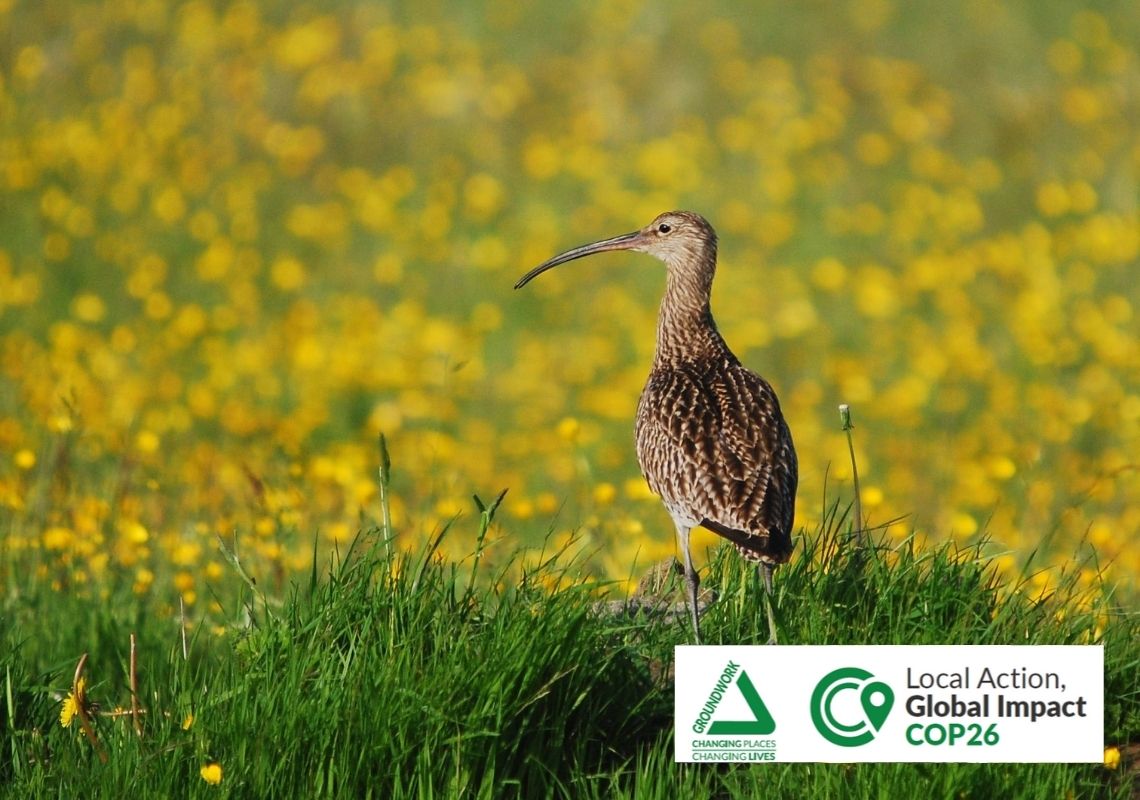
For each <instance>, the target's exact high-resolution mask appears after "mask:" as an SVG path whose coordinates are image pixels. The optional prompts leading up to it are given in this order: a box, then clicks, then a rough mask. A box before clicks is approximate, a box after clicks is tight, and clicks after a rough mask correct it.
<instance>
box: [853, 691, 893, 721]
mask: <svg viewBox="0 0 1140 800" xmlns="http://www.w3.org/2000/svg"><path fill="white" fill-rule="evenodd" d="M859 701H860V702H861V703H862V704H863V713H864V714H866V715H867V720H868V721H869V722H870V723H871V724H872V725H874V726H875V730H879V729H880V728H882V727H883V723H884V722H886V720H887V715H888V714H890V713H891V706H893V705H894V704H895V693H894V692H892V691H891V687H890V686H887V685H886V684H885V683H883V682H882V681H871V682H870V683H867V684H865V685H864V686H863V691H862V693H861V694H860V695H859Z"/></svg>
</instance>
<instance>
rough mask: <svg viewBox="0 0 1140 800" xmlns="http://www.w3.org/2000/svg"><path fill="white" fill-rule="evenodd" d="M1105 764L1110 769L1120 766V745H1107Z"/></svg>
mask: <svg viewBox="0 0 1140 800" xmlns="http://www.w3.org/2000/svg"><path fill="white" fill-rule="evenodd" d="M1104 766H1105V767H1107V768H1108V769H1116V768H1118V767H1119V766H1120V748H1119V747H1106V748H1104Z"/></svg>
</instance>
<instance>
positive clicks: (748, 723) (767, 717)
mask: <svg viewBox="0 0 1140 800" xmlns="http://www.w3.org/2000/svg"><path fill="white" fill-rule="evenodd" d="M733 683H735V684H736V688H737V689H739V690H740V693H741V694H742V695H744V701H745V702H746V703H747V704H748V710H749V711H751V712H752V719H741V720H727V719H718V720H714V719H713V716H714V715H715V714H716V709H717V706H719V705H720V702H721V700H723V699H724V697H725V693H726V692H728V691H729V690H730V687H731V686H732V685H733ZM710 723H711V724H710ZM774 730H776V720H774V719H772V714H771V713H770V712H769V711H768V707H767V706H766V705H764V700H763V699H762V698H761V697H760V693H759V692H757V691H756V686H755V685H753V683H752V679H751V678H749V677H748V673H747V672H745V671H744V670H742V669H741V668H740V665H739V664H737V663H736V662H735V661H729V662H728V663H727V664H726V665H725V667H724V670H723V671H722V672H721V673H720V677H719V678H718V679H717V682H716V685H715V686H713V690H712V691H711V692H709V696H708V699H707V700H706V701H705V704H704V706H702V707H701V713H700V714H698V715H697V718H696V720H694V721H693V732H694V733H701V734H706V735H708V736H726V735H727V736H766V735H768V734H769V733H771V732H772V731H774Z"/></svg>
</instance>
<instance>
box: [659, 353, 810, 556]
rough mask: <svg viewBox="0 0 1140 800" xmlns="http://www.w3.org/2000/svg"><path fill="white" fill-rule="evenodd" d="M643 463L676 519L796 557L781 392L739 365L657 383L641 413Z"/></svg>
mask: <svg viewBox="0 0 1140 800" xmlns="http://www.w3.org/2000/svg"><path fill="white" fill-rule="evenodd" d="M637 428H638V431H637V438H638V456H639V459H640V460H641V464H642V469H643V471H644V472H645V476H646V479H647V480H648V481H649V485H650V488H652V489H653V490H654V491H655V492H657V493H658V494H660V495H661V497H662V499H663V500H664V501H665V504H666V506H667V507H668V508H669V510H670V511H671V512H673V514H674V516H677V515H678V512H682V515H683V516H684V517H685V518H688V519H691V520H693V521H695V522H699V523H701V524H703V525H705V527H708V528H710V529H711V530H714V531H716V532H717V533H719V534H721V535H722V536H725V538H728V539H729V540H731V541H733V542H734V543H736V544H737V546H738V547H739V548H740V550H741V551H742V552H743V553H745V554H746V555H750V556H755V557H764V558H766V559H771V560H775V561H784V560H786V559H787V557H788V555H789V554H790V552H791V531H792V524H793V518H794V504H795V493H796V483H797V476H798V470H797V463H796V455H795V450H794V448H793V446H792V439H791V435H790V433H789V431H788V427H787V424H786V423H785V422H784V418H783V415H782V413H781V411H780V406H779V402H778V401H777V399H776V395H775V392H774V391H773V390H772V387H771V386H769V385H768V383H767V382H765V381H764V380H763V379H762V378H760V377H759V376H758V375H756V374H755V373H752V372H750V371H749V370H747V369H745V368H744V367H743V366H741V365H740V364H739V363H738V362H734V363H726V364H721V365H719V368H716V369H709V370H707V371H704V370H700V369H699V368H696V367H693V368H677V369H670V370H663V371H660V372H657V373H655V374H654V375H653V376H651V378H650V381H649V383H648V384H647V385H646V387H645V392H644V393H643V395H642V401H641V404H640V407H639V410H638V423H637Z"/></svg>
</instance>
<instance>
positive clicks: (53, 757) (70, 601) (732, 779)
mask: <svg viewBox="0 0 1140 800" xmlns="http://www.w3.org/2000/svg"><path fill="white" fill-rule="evenodd" d="M479 506H480V514H479V516H478V517H477V520H478V524H477V526H476V529H475V530H474V531H471V530H465V529H464V526H462V525H457V526H454V527H453V529H451V530H449V531H446V532H445V535H447V536H451V537H465V536H472V534H473V537H472V541H473V542H474V545H473V551H474V553H475V554H478V555H477V556H476V555H473V556H472V558H469V559H467V560H465V561H463V562H459V563H456V562H448V561H445V560H443V559H441V558H439V557H436V556H435V555H434V554H433V552H432V548H431V546H430V545H429V546H428V547H426V548H425V549H424V551H422V552H420V553H418V554H406V553H405V554H392V555H389V553H388V547H387V541H386V539H385V536H384V535H383V532H382V531H380V530H371V531H365V532H363V533H362V534H361V535H360V536H359V537H358V539H357V541H356V542H355V543H354V545H353V547H352V548H351V549H349V550H348V552H346V553H344V554H342V555H341V556H340V557H339V558H337V559H335V560H334V562H333V563H331V564H330V565H328V566H327V567H326V568H323V569H318V566H317V564H316V563H314V569H313V572H312V575H311V576H310V577H309V578H308V579H307V580H306V581H304V583H303V584H302V585H296V586H294V587H293V589H292V591H291V592H290V593H289V594H288V596H287V597H284V598H278V599H274V598H268V597H265V596H263V595H261V594H260V592H259V590H257V589H256V586H255V584H253V583H249V582H247V581H246V580H244V579H243V575H242V574H241V571H240V570H236V571H235V572H234V573H233V579H232V580H230V581H227V582H224V585H222V586H218V587H216V589H217V592H218V598H219V600H222V602H223V604H224V605H225V606H226V610H227V613H228V615H229V617H230V618H231V619H233V620H234V624H233V626H232V627H231V628H230V629H229V630H228V632H227V633H226V635H225V636H222V637H219V636H217V635H215V634H214V633H213V632H211V631H207V630H204V629H200V630H197V631H195V632H194V633H193V635H192V636H190V637H189V639H188V641H187V642H186V654H187V655H188V658H187V657H184V651H183V645H182V641H181V637H180V635H179V633H178V620H177V619H166V618H160V617H156V616H154V615H153V614H152V613H151V611H150V609H149V608H148V607H147V606H146V605H144V604H143V603H142V602H141V601H139V600H137V599H135V598H133V596H131V595H130V594H129V593H124V594H123V595H122V596H118V597H109V598H107V599H106V600H105V601H103V602H98V603H96V602H91V601H87V600H78V599H74V598H71V597H69V596H68V595H66V594H64V593H60V592H51V591H46V590H45V591H42V592H36V593H33V594H28V595H17V596H13V597H10V598H9V599H8V600H7V601H6V602H5V607H4V613H3V616H2V618H0V637H2V638H0V642H2V649H0V678H2V680H3V682H4V691H3V694H2V695H0V707H2V708H3V716H2V719H3V725H2V727H3V729H4V737H3V739H4V742H5V743H4V744H3V745H2V749H0V752H2V755H0V787H3V789H4V791H5V793H6V794H7V796H11V797H62V796H110V797H115V796H132V797H176V796H193V797H197V796H202V797H213V796H227V797H251V798H263V797H288V796H298V797H377V798H388V797H392V798H402V797H416V798H423V797H630V798H632V797H638V798H656V797H661V798H666V797H668V798H674V797H709V796H715V797H753V796H757V795H758V794H760V793H763V795H764V796H765V797H796V798H799V797H836V796H849V797H899V796H905V795H906V794H908V793H910V794H913V793H914V792H915V791H916V790H921V791H922V792H923V793H924V794H925V795H927V796H930V797H959V796H968V797H986V796H995V797H997V796H1000V797H1027V798H1030V797H1033V798H1035V797H1063V796H1076V797H1120V798H1126V797H1130V796H1131V794H1132V792H1133V785H1132V777H1131V773H1130V772H1129V771H1128V770H1124V769H1122V770H1119V771H1110V770H1107V769H1105V768H1103V767H1101V766H1098V765H1092V766H1090V765H1028V766H1013V765H923V764H917V765H890V764H886V765H878V764H863V765H823V764H821V765H813V764H792V765H788V764H781V765H765V766H762V767H755V766H753V767H741V766H724V765H722V766H716V767H714V766H707V765H706V766H688V765H677V764H674V763H673V760H672V733H671V724H672V721H671V713H672V686H671V684H670V683H669V682H667V681H656V680H655V679H654V677H653V672H652V671H651V664H654V665H657V666H659V665H660V664H662V663H668V659H669V658H670V657H671V654H672V648H673V646H674V645H675V644H679V643H686V642H687V640H688V630H687V626H686V625H685V624H684V623H683V622H678V623H642V622H639V623H630V622H620V621H618V620H615V619H612V618H600V617H598V616H596V615H594V614H593V613H592V612H591V606H592V604H593V603H594V602H595V601H596V599H597V595H598V593H597V589H598V588H599V587H597V586H596V585H591V584H589V583H586V582H584V581H582V580H572V581H570V585H569V587H568V588H564V589H562V590H560V591H557V592H551V591H549V590H548V589H546V588H544V587H546V586H549V585H551V584H553V583H558V582H560V581H561V582H563V583H565V582H566V579H567V578H568V577H569V576H570V575H572V574H575V573H576V572H577V568H578V564H577V563H576V562H575V561H574V560H573V559H568V558H566V557H564V555H563V554H558V553H552V554H551V556H552V557H551V558H550V559H548V560H546V561H545V562H543V563H541V564H539V565H538V566H536V567H535V568H533V569H532V570H530V571H529V572H527V573H525V574H524V577H523V578H522V579H521V580H519V579H517V578H508V575H516V574H517V568H518V565H517V564H515V563H510V562H506V563H504V562H500V563H499V564H498V565H492V564H490V563H488V561H487V559H484V558H483V557H482V554H483V553H484V548H483V545H484V543H485V540H486V537H487V533H488V530H489V529H490V525H491V522H492V519H493V516H494V512H495V510H496V506H497V504H494V503H493V504H490V505H484V504H482V503H480V504H479ZM843 527H844V520H843V519H842V515H840V514H838V513H837V512H836V510H835V509H834V508H833V509H832V512H831V513H830V514H829V515H827V523H826V525H825V527H824V529H823V530H821V531H817V532H815V533H813V534H812V535H810V536H806V537H805V538H804V540H803V542H802V544H801V547H800V549H799V550H798V552H797V554H796V557H795V558H794V559H793V561H792V563H791V564H790V565H789V566H788V567H787V568H785V569H784V570H782V571H781V573H780V574H779V575H778V576H777V610H778V615H779V619H780V626H781V635H782V637H783V638H782V640H783V641H785V642H789V643H813V644H823V643H832V644H842V643H860V644H864V643H881V644H888V643H913V644H922V643H951V644H953V643H973V644H978V643H990V644H993V643H1008V644H1013V643H1017V644H1032V643H1042V644H1044V643H1052V644H1066V643H1084V642H1088V641H1093V640H1097V639H1098V636H1099V634H1098V633H1097V632H1096V631H1097V626H1098V625H1099V624H1104V623H1105V621H1106V620H1107V624H1104V627H1103V638H1102V640H1103V642H1104V644H1105V672H1106V675H1105V695H1106V702H1107V711H1106V716H1105V738H1106V742H1107V743H1110V744H1124V743H1127V742H1134V741H1136V740H1137V739H1138V738H1140V701H1138V698H1137V686H1140V646H1138V644H1137V642H1140V625H1138V623H1137V619H1136V617H1135V616H1134V615H1130V614H1127V613H1124V612H1123V611H1121V610H1120V609H1118V608H1115V607H1114V604H1113V599H1112V597H1111V594H1110V593H1109V592H1108V590H1107V589H1104V588H1103V587H1102V589H1101V590H1100V591H1098V593H1097V594H1096V595H1095V596H1091V597H1090V596H1088V595H1087V594H1086V595H1085V596H1084V597H1078V596H1077V595H1076V590H1075V589H1074V588H1073V587H1074V586H1075V582H1073V581H1068V580H1065V579H1064V578H1062V579H1061V580H1060V581H1059V584H1060V587H1061V588H1060V589H1058V590H1057V591H1055V592H1054V593H1053V594H1052V595H1051V596H1049V597H1047V598H1038V599H1030V598H1029V597H1028V594H1027V593H1026V592H1019V591H1015V589H1016V587H1014V586H1009V585H1003V584H1002V582H1001V580H999V579H998V578H997V577H996V571H995V569H994V568H993V567H992V566H991V564H990V563H989V562H988V561H987V560H986V559H985V558H982V557H981V556H979V554H978V551H977V550H971V551H959V550H957V549H956V548H955V547H954V546H953V545H950V544H947V545H943V546H939V547H935V548H933V549H930V550H926V551H923V550H920V549H919V548H917V547H916V546H915V544H914V542H913V541H907V542H904V543H903V544H902V545H896V546H891V547H888V546H886V545H885V544H881V543H880V544H879V545H878V546H876V547H873V548H872V549H870V550H869V551H868V553H867V554H866V555H865V556H861V555H858V554H857V553H856V550H855V548H853V547H850V546H848V545H847V544H846V540H845V537H844V536H843V535H840V534H839V533H837V532H838V531H840V530H841V529H842V528H843ZM1074 572H1075V571H1074ZM322 573H323V574H322ZM253 577H256V576H253ZM705 585H707V586H710V587H715V588H717V589H718V590H719V592H720V599H719V601H718V602H717V603H716V604H715V605H714V606H713V608H712V609H710V610H709V612H708V613H707V615H706V616H705V618H704V620H703V632H704V634H705V636H706V638H707V641H708V642H709V643H745V644H749V643H752V644H760V643H762V642H764V641H765V639H766V638H767V635H768V632H767V629H766V623H765V621H764V620H765V618H764V613H763V606H762V602H761V595H760V592H759V591H758V590H759V585H758V581H757V579H756V576H755V575H754V573H753V572H752V571H750V570H748V569H747V568H746V567H745V566H744V565H743V563H742V562H741V561H740V560H739V559H737V558H736V556H735V555H734V553H733V552H731V551H730V549H728V548H722V549H720V550H719V551H718V552H717V553H715V554H714V556H713V557H712V559H711V562H710V566H709V570H708V574H707V576H706V577H705ZM1081 609H1084V610H1081ZM49 620H50V624H45V621H49ZM132 632H133V633H135V634H136V635H137V637H138V641H139V660H138V663H139V673H140V677H139V694H140V701H141V704H142V706H143V707H144V708H145V709H147V716H146V717H145V720H144V726H143V735H142V737H141V738H140V737H138V736H136V735H135V733H134V732H133V731H132V729H131V725H130V722H129V720H128V719H126V718H121V719H114V718H110V717H106V716H97V717H96V721H95V725H96V730H97V735H98V738H99V743H100V744H99V746H100V747H101V748H103V749H105V751H106V753H107V755H108V758H107V761H106V763H102V762H101V761H100V759H99V758H98V757H97V753H96V752H95V750H94V749H93V747H92V745H91V744H90V743H89V742H88V741H87V740H86V739H84V738H83V737H82V736H81V735H80V734H79V732H78V730H77V729H76V728H72V729H63V728H61V727H60V725H59V724H58V721H57V720H58V714H59V709H60V700H59V697H60V695H61V693H64V692H66V690H67V688H68V687H69V686H70V684H71V678H72V675H73V672H74V669H75V663H76V661H77V660H78V658H79V656H80V655H81V654H82V653H84V652H86V653H88V654H89V656H88V667H87V674H88V676H89V680H90V686H89V689H88V695H89V698H90V699H91V700H93V701H98V702H99V703H100V705H101V708H100V710H101V711H103V712H106V711H108V710H110V709H111V708H113V707H114V706H115V705H120V704H121V705H123V706H129V697H130V695H129V683H128V678H127V676H128V673H129V669H128V641H129V636H130V634H131V633H132ZM761 688H762V687H761ZM191 712H192V713H193V714H194V722H193V724H192V725H191V726H190V728H189V729H188V730H184V729H183V725H182V722H183V720H184V719H185V717H186V715H187V714H188V713H191ZM215 760H216V761H217V762H218V763H220V764H221V765H222V768H223V770H224V779H223V782H222V784H221V785H220V786H217V787H215V786H210V785H208V784H207V783H206V782H205V781H204V780H202V778H201V777H200V775H199V770H200V768H201V766H202V765H203V764H206V763H208V762H210V761H215Z"/></svg>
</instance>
